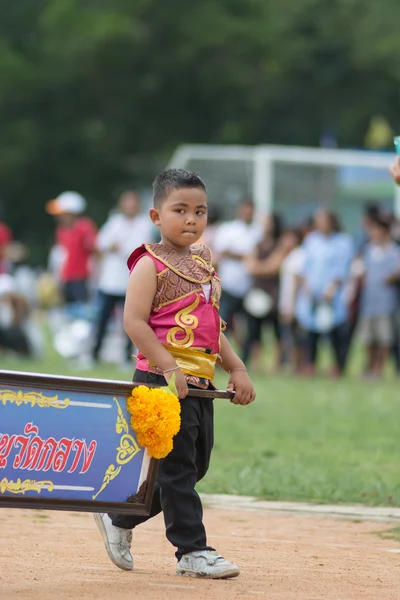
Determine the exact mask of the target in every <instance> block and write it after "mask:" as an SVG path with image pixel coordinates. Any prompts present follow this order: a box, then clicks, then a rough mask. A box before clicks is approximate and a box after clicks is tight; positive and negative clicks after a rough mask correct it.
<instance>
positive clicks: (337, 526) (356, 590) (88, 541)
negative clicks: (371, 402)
mask: <svg viewBox="0 0 400 600" xmlns="http://www.w3.org/2000/svg"><path fill="white" fill-rule="evenodd" d="M205 522H206V525H207V531H208V536H209V543H210V544H213V545H214V546H215V547H216V548H217V549H218V550H219V552H221V553H222V554H224V555H225V556H226V557H227V558H229V559H231V560H233V561H235V562H237V563H238V564H239V566H240V567H241V570H242V571H241V575H240V577H238V578H237V579H232V580H228V581H206V580H198V579H188V578H186V577H177V576H176V575H175V573H174V570H175V559H174V554H173V548H172V547H171V546H170V545H169V544H168V542H167V541H166V540H165V536H164V530H163V521H162V518H161V517H157V518H155V519H153V520H152V521H149V522H148V523H146V524H144V525H142V526H141V527H140V528H138V529H137V530H136V532H134V540H133V546H132V548H133V551H134V558H135V570H134V571H133V572H131V573H126V572H123V571H120V570H119V569H117V568H116V567H114V565H113V564H112V563H111V562H110V561H109V559H108V557H107V555H106V551H105V549H104V546H103V541H102V539H101V536H100V534H99V532H98V531H97V529H96V526H95V523H94V521H93V517H92V515H88V514H82V513H62V512H50V511H48V512H44V511H43V512H42V511H32V510H30V511H28V510H16V509H14V510H2V511H1V513H0V598H1V600H9V599H13V600H14V599H15V598H17V599H19V600H25V599H27V600H36V599H37V600H50V599H51V600H54V599H56V600H67V599H68V600H69V599H71V600H72V599H74V600H78V599H79V600H114V598H115V599H118V600H119V599H121V600H125V599H126V600H128V599H132V598H141V599H142V600H158V599H162V600H171V599H172V598H173V599H174V600H182V599H185V600H186V599H190V600H192V599H194V600H205V599H207V600H210V599H214V598H215V599H217V600H231V599H236V598H241V599H245V600H247V599H251V598H257V597H259V598H263V597H264V598H268V599H269V600H292V599H295V600H316V599H318V600H350V599H357V600H372V599H373V600H399V599H400V568H399V561H400V555H399V553H400V543H398V542H395V541H389V540H385V539H382V537H380V536H379V535H377V532H382V531H386V530H389V529H391V528H392V527H393V526H394V525H393V524H389V523H365V522H364V523H360V522H352V521H345V520H338V519H326V518H320V517H310V516H297V515H277V514H273V513H265V514H264V513H263V514H255V513H250V512H241V513H240V512H234V511H227V512H224V511H221V510H216V509H205Z"/></svg>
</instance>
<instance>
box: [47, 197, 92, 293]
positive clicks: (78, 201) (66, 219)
mask: <svg viewBox="0 0 400 600" xmlns="http://www.w3.org/2000/svg"><path fill="white" fill-rule="evenodd" d="M85 209H86V201H85V199H84V198H83V197H82V196H81V195H80V194H77V193H76V192H64V193H63V194H61V195H60V196H58V198H56V199H55V200H52V201H51V202H48V203H47V205H46V211H47V212H48V213H49V214H50V215H53V216H54V217H55V219H56V222H57V228H56V244H57V245H58V246H59V247H60V248H62V250H63V254H64V256H63V263H62V266H61V272H60V280H61V284H62V286H63V292H64V299H65V302H66V304H72V303H75V302H87V301H88V299H89V286H88V279H89V277H90V275H91V257H92V254H93V252H94V251H95V242H96V235H97V227H96V225H95V224H94V222H93V221H92V220H91V219H88V218H87V217H83V216H80V215H82V213H83V212H84V211H85Z"/></svg>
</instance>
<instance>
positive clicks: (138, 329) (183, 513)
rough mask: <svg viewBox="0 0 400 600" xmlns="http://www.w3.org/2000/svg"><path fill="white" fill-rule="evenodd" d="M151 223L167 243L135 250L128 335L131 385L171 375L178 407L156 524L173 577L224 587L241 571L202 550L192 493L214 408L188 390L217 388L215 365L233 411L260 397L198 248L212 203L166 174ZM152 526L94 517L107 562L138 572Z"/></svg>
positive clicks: (207, 449)
mask: <svg viewBox="0 0 400 600" xmlns="http://www.w3.org/2000/svg"><path fill="white" fill-rule="evenodd" d="M153 199H154V206H153V208H152V209H151V210H150V218H151V220H152V222H153V223H154V224H155V225H156V226H157V227H159V229H160V233H161V238H162V241H161V243H160V244H148V245H145V246H141V247H140V248H137V249H136V250H135V251H134V252H133V254H132V255H131V256H130V258H129V260H128V266H129V268H130V270H131V275H130V279H129V282H128V288H127V296H126V303H125V314H124V325H125V330H126V332H127V334H128V335H129V337H130V338H131V340H132V342H133V344H134V345H135V346H136V347H137V348H138V350H139V356H138V363H137V369H136V372H135V375H134V381H135V382H142V383H144V384H146V383H152V384H158V385H165V382H166V381H167V382H168V381H169V380H170V379H171V377H172V376H173V374H175V376H176V387H177V390H178V394H179V398H180V399H181V429H180V431H179V433H178V434H177V435H176V436H175V438H174V448H173V450H172V452H171V453H170V454H169V455H168V456H167V457H166V458H164V459H162V460H161V461H160V463H159V474H158V483H157V487H156V490H155V494H154V498H153V505H152V507H151V513H150V517H153V516H154V515H156V514H158V513H160V512H161V511H163V513H164V520H165V526H166V535H167V538H168V540H169V541H170V542H171V544H172V545H174V546H175V547H176V548H177V551H176V557H177V560H178V564H177V569H176V573H177V575H185V576H188V577H203V578H209V579H225V578H228V577H236V576H237V575H239V568H238V567H237V566H236V565H235V564H233V563H231V562H229V561H227V560H226V559H224V558H223V557H222V556H221V555H220V554H218V553H217V552H216V551H215V550H214V549H213V548H211V547H210V546H209V545H208V544H207V541H206V532H205V529H204V525H203V510H202V505H201V501H200V498H199V496H198V494H197V492H196V491H195V485H196V483H197V482H198V481H199V480H200V479H202V478H203V477H204V475H205V474H206V472H207V470H208V466H209V462H210V456H211V450H212V447H213V436H214V427H213V401H212V400H210V399H204V398H203V399H202V398H198V397H193V396H189V397H186V396H187V393H188V386H190V387H198V388H203V389H207V388H211V389H212V388H213V386H212V380H213V377H214V370H215V364H216V363H217V364H219V365H220V366H221V367H222V368H223V369H224V370H225V371H226V372H228V373H230V378H229V384H228V387H227V390H229V391H233V390H234V391H235V398H234V400H233V402H234V403H235V404H242V405H246V404H250V403H251V402H253V400H254V399H255V391H254V388H253V386H252V384H251V381H250V379H249V377H248V374H247V371H246V368H245V366H244V364H243V362H242V361H241V360H240V359H239V358H238V356H237V355H236V354H235V353H234V351H233V350H232V348H231V347H230V345H229V343H228V341H227V339H226V337H225V336H224V334H222V333H221V332H220V317H219V314H218V307H219V302H220V295H221V287H220V282H219V279H218V277H217V275H216V274H215V271H214V269H213V267H212V262H211V253H210V251H209V249H208V248H207V247H206V246H204V245H202V244H196V242H197V240H198V239H199V238H200V237H201V236H202V234H203V232H204V230H205V227H206V225H207V195H206V188H205V185H204V183H203V181H202V180H201V179H200V178H199V177H198V176H197V175H196V174H194V173H190V172H188V171H184V170H181V169H168V170H167V171H165V172H163V173H161V174H160V175H159V176H158V177H157V178H156V180H155V182H154V185H153ZM150 517H137V516H134V515H132V516H131V515H106V514H101V515H95V520H96V523H97V525H98V527H99V529H100V532H101V534H102V536H103V539H104V542H105V545H106V549H107V552H108V555H109V557H110V559H111V560H112V562H113V563H114V564H115V565H116V566H117V567H119V568H121V569H124V570H127V571H130V570H132V569H133V558H132V556H131V553H130V546H131V539H132V529H133V528H134V527H136V526H137V525H139V524H140V523H143V522H144V521H146V520H147V519H148V518H150Z"/></svg>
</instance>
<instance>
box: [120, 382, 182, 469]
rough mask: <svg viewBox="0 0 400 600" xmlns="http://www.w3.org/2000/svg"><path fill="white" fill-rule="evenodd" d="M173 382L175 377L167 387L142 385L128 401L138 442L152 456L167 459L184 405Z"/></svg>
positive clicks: (127, 404)
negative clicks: (182, 405) (181, 403)
mask: <svg viewBox="0 0 400 600" xmlns="http://www.w3.org/2000/svg"><path fill="white" fill-rule="evenodd" d="M174 382H175V377H173V378H171V380H170V382H169V385H168V387H164V388H148V387H147V386H145V385H139V386H138V387H136V388H134V389H133V390H132V396H130V397H129V398H128V400H127V402H126V406H127V409H128V411H129V413H130V414H131V415H132V416H131V427H132V429H133V430H134V431H135V432H136V437H137V441H138V443H139V444H140V446H144V447H145V448H147V453H148V455H149V456H150V457H152V458H165V457H166V456H167V455H168V454H169V453H170V452H171V450H172V448H173V437H174V436H175V435H176V434H177V433H178V431H179V429H180V426H181V417H180V413H181V405H180V402H179V399H178V396H177V391H176V387H175V383H174Z"/></svg>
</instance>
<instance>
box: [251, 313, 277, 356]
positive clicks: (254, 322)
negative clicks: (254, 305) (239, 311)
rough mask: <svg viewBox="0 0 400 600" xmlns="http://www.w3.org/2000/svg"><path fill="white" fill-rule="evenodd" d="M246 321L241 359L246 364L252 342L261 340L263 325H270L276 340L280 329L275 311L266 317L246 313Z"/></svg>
mask: <svg viewBox="0 0 400 600" xmlns="http://www.w3.org/2000/svg"><path fill="white" fill-rule="evenodd" d="M246 321H247V339H246V342H245V344H244V348H243V352H242V360H243V362H244V363H245V364H247V362H248V360H249V358H250V354H251V350H252V348H253V346H254V344H260V343H261V340H262V328H263V325H268V326H270V327H272V330H273V332H274V336H275V340H276V342H278V343H279V342H280V338H281V331H280V326H279V318H278V314H277V313H276V312H273V313H271V314H269V315H267V316H266V317H262V318H258V317H253V315H248V314H246Z"/></svg>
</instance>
